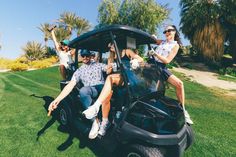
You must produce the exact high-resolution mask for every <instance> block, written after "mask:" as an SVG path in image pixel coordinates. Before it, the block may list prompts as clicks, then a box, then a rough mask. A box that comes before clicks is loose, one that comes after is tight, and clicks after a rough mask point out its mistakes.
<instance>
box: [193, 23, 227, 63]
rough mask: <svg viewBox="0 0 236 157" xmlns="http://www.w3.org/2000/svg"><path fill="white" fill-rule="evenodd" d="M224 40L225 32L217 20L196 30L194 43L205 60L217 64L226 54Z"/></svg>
mask: <svg viewBox="0 0 236 157" xmlns="http://www.w3.org/2000/svg"><path fill="white" fill-rule="evenodd" d="M224 38H225V31H224V29H223V27H222V26H221V24H220V23H219V21H218V20H216V21H214V22H212V23H209V24H206V25H205V26H204V27H203V28H202V29H198V30H196V31H195V33H194V36H193V40H192V42H193V46H195V47H196V48H197V49H198V51H199V53H200V54H201V55H202V57H203V58H204V60H206V61H210V62H212V63H216V62H219V61H220V60H221V57H222V56H223V54H224Z"/></svg>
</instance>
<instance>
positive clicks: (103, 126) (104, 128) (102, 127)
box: [98, 121, 111, 136]
mask: <svg viewBox="0 0 236 157" xmlns="http://www.w3.org/2000/svg"><path fill="white" fill-rule="evenodd" d="M110 125H111V124H110V122H109V121H107V122H104V121H102V122H101V125H100V128H99V131H98V134H99V135H101V136H104V135H105V134H106V131H107V129H108V128H109V127H110Z"/></svg>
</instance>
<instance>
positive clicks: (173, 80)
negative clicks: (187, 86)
mask: <svg viewBox="0 0 236 157" xmlns="http://www.w3.org/2000/svg"><path fill="white" fill-rule="evenodd" d="M167 81H168V82H169V83H170V84H171V85H173V86H174V87H175V91H176V96H177V99H178V100H179V102H180V103H181V104H182V106H183V108H184V103H185V94H184V84H183V82H182V81H181V80H180V79H179V78H177V77H176V76H175V75H171V76H170V77H169V78H168V80H167Z"/></svg>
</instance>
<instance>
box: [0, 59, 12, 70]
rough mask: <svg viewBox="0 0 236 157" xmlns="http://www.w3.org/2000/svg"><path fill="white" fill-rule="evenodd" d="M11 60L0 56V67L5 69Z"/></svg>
mask: <svg viewBox="0 0 236 157" xmlns="http://www.w3.org/2000/svg"><path fill="white" fill-rule="evenodd" d="M12 62H13V61H12V60H10V59H5V58H0V69H6V68H7V67H8V66H9V65H10V64H11V63H12Z"/></svg>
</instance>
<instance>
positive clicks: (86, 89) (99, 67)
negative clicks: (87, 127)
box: [48, 50, 112, 138]
mask: <svg viewBox="0 0 236 157" xmlns="http://www.w3.org/2000/svg"><path fill="white" fill-rule="evenodd" d="M80 55H81V57H82V59H83V60H82V61H83V65H81V66H80V68H79V69H77V70H76V71H75V72H74V74H73V76H72V78H71V80H70V82H69V83H68V84H67V85H66V86H65V87H64V89H63V90H62V91H61V93H60V94H59V95H58V96H57V98H56V99H55V100H54V101H53V102H51V104H50V105H49V107H48V111H49V113H50V112H51V111H53V110H55V109H56V108H57V106H58V104H59V103H60V101H61V100H62V99H64V98H65V97H66V96H67V95H68V94H69V93H70V92H71V91H72V90H73V88H74V87H75V86H76V84H77V83H79V81H81V82H82V83H83V85H84V86H83V87H82V88H81V89H80V92H79V95H80V101H81V103H82V105H83V107H84V109H87V108H88V107H89V106H90V105H91V103H92V98H95V97H97V96H98V95H99V93H100V92H101V90H102V88H103V85H104V78H103V72H107V74H108V73H110V72H111V70H112V67H111V66H108V65H106V64H103V63H97V62H92V61H91V52H90V51H88V50H81V52H80ZM95 121H96V120H95ZM94 136H97V135H92V134H89V137H91V138H93V137H94Z"/></svg>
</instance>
